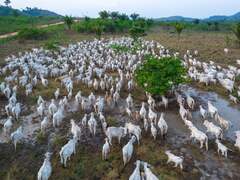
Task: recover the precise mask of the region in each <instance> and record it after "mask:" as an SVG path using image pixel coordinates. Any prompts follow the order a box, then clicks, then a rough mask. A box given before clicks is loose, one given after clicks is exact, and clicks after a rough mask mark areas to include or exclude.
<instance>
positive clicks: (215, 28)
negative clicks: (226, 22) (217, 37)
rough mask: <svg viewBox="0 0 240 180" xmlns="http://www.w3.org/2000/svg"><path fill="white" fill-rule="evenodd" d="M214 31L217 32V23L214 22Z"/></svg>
mask: <svg viewBox="0 0 240 180" xmlns="http://www.w3.org/2000/svg"><path fill="white" fill-rule="evenodd" d="M213 24H214V30H215V31H219V22H214V23H213Z"/></svg>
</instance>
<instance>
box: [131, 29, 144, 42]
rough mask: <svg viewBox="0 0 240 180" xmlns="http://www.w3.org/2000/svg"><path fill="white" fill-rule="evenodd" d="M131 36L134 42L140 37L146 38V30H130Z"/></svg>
mask: <svg viewBox="0 0 240 180" xmlns="http://www.w3.org/2000/svg"><path fill="white" fill-rule="evenodd" d="M129 34H130V36H131V38H133V40H134V41H137V40H138V38H139V37H142V36H145V35H146V32H145V29H144V28H142V27H139V26H133V27H132V28H131V29H130V30H129Z"/></svg>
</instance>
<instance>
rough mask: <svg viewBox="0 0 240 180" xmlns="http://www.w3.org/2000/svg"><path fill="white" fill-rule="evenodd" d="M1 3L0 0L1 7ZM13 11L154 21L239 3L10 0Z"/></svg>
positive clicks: (222, 10)
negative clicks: (120, 15)
mask: <svg viewBox="0 0 240 180" xmlns="http://www.w3.org/2000/svg"><path fill="white" fill-rule="evenodd" d="M3 2H4V0H0V4H3ZM11 5H12V7H13V8H17V9H23V8H25V7H38V8H41V9H47V10H51V11H54V12H56V13H59V14H61V15H72V16H79V17H83V16H89V17H96V16H97V15H98V12H99V11H101V10H108V11H119V12H124V13H127V14H131V13H133V12H136V13H138V14H140V15H141V16H143V17H148V18H157V17H168V16H175V15H181V16H186V17H194V18H205V17H209V16H212V15H232V14H235V13H237V12H239V11H240V0H12V3H11Z"/></svg>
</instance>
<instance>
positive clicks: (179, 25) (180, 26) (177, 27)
mask: <svg viewBox="0 0 240 180" xmlns="http://www.w3.org/2000/svg"><path fill="white" fill-rule="evenodd" d="M174 27H175V30H176V32H177V34H178V40H180V35H181V33H182V31H183V29H184V28H185V27H184V25H183V24H182V23H176V24H175V25H174Z"/></svg>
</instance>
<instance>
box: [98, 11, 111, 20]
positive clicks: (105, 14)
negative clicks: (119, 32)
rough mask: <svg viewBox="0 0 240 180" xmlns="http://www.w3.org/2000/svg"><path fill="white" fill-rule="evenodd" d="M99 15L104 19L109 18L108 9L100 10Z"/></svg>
mask: <svg viewBox="0 0 240 180" xmlns="http://www.w3.org/2000/svg"><path fill="white" fill-rule="evenodd" d="M98 14H99V16H100V18H102V19H107V18H109V16H110V15H109V13H108V12H107V11H105V10H104V11H100V12H99V13H98Z"/></svg>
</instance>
